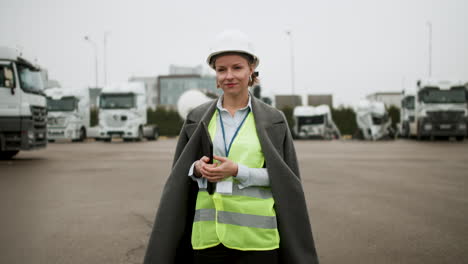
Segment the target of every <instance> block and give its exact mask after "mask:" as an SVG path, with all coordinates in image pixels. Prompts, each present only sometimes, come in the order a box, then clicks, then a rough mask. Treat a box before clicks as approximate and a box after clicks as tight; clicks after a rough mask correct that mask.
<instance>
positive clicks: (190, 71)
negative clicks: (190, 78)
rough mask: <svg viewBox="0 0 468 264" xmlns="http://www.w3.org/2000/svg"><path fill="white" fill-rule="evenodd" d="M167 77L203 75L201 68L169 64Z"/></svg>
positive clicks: (200, 66)
mask: <svg viewBox="0 0 468 264" xmlns="http://www.w3.org/2000/svg"><path fill="white" fill-rule="evenodd" d="M169 75H203V66H202V65H198V66H195V67H187V66H177V65H173V64H171V65H170V66H169Z"/></svg>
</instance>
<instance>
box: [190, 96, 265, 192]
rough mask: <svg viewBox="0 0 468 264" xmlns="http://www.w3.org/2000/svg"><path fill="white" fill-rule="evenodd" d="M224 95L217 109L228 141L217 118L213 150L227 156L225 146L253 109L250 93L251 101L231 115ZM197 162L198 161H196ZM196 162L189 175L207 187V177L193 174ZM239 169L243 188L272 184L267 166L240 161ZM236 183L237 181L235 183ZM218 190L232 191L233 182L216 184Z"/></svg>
mask: <svg viewBox="0 0 468 264" xmlns="http://www.w3.org/2000/svg"><path fill="white" fill-rule="evenodd" d="M222 100H223V97H222V96H220V97H219V99H218V102H217V103H216V107H217V109H219V110H220V111H219V112H220V114H221V118H222V119H223V125H224V132H225V136H226V142H224V139H223V132H222V128H221V122H220V120H219V118H217V119H216V122H217V123H216V134H215V138H214V140H213V152H214V154H215V155H217V156H222V157H226V153H225V152H226V151H225V146H224V144H226V146H229V144H230V143H231V140H232V138H233V136H234V133H235V132H236V129H237V127H238V126H239V125H240V124H241V122H242V120H243V119H244V117H245V115H247V114H248V112H249V109H250V111H252V104H251V102H252V100H251V95H250V93H249V101H248V103H247V105H246V106H245V107H243V108H241V109H239V110H237V111H236V112H235V114H234V116H231V114H230V113H229V111H228V110H227V109H225V108H224V107H223V104H222ZM195 162H196V161H195ZM195 162H194V163H193V164H192V166H191V167H190V170H189V174H188V175H189V176H190V177H191V178H192V179H193V180H195V181H197V182H198V187H199V188H206V186H207V180H206V179H205V178H196V177H195V176H194V175H193V169H194V166H195ZM237 165H238V171H237V176H236V177H235V179H236V180H237V181H238V187H239V188H240V189H243V188H245V187H249V186H270V178H269V177H268V171H267V169H266V168H248V167H247V166H245V165H243V164H240V163H238V164H237ZM234 184H236V183H234ZM216 191H218V192H223V193H232V183H230V182H229V183H228V182H226V183H225V182H218V183H217V184H216Z"/></svg>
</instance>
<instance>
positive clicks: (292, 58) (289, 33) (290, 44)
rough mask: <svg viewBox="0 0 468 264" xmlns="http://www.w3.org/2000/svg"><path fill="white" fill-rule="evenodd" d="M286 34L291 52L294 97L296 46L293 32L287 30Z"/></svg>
mask: <svg viewBox="0 0 468 264" xmlns="http://www.w3.org/2000/svg"><path fill="white" fill-rule="evenodd" d="M286 34H287V35H288V36H289V46H290V50H291V89H292V95H294V45H293V38H292V31H291V30H287V31H286Z"/></svg>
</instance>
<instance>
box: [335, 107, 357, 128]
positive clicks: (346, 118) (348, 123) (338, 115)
mask: <svg viewBox="0 0 468 264" xmlns="http://www.w3.org/2000/svg"><path fill="white" fill-rule="evenodd" d="M332 118H333V121H334V122H335V124H336V126H337V127H338V129H339V130H340V132H341V134H342V135H352V134H354V132H356V130H357V123H356V113H355V112H354V110H353V108H351V107H345V106H342V105H340V106H339V107H338V108H333V109H332Z"/></svg>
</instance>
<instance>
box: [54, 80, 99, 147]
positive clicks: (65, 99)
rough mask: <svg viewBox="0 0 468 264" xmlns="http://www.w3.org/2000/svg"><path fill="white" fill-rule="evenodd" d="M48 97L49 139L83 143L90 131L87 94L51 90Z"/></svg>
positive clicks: (59, 89)
mask: <svg viewBox="0 0 468 264" xmlns="http://www.w3.org/2000/svg"><path fill="white" fill-rule="evenodd" d="M45 93H46V95H47V110H48V113H47V139H48V140H49V142H53V141H55V140H61V139H68V140H72V141H73V142H82V141H84V140H85V139H86V136H87V132H88V130H89V122H90V109H89V99H88V98H87V97H88V96H86V94H85V93H84V92H83V93H79V92H75V91H73V90H67V89H63V88H49V89H46V90H45Z"/></svg>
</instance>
